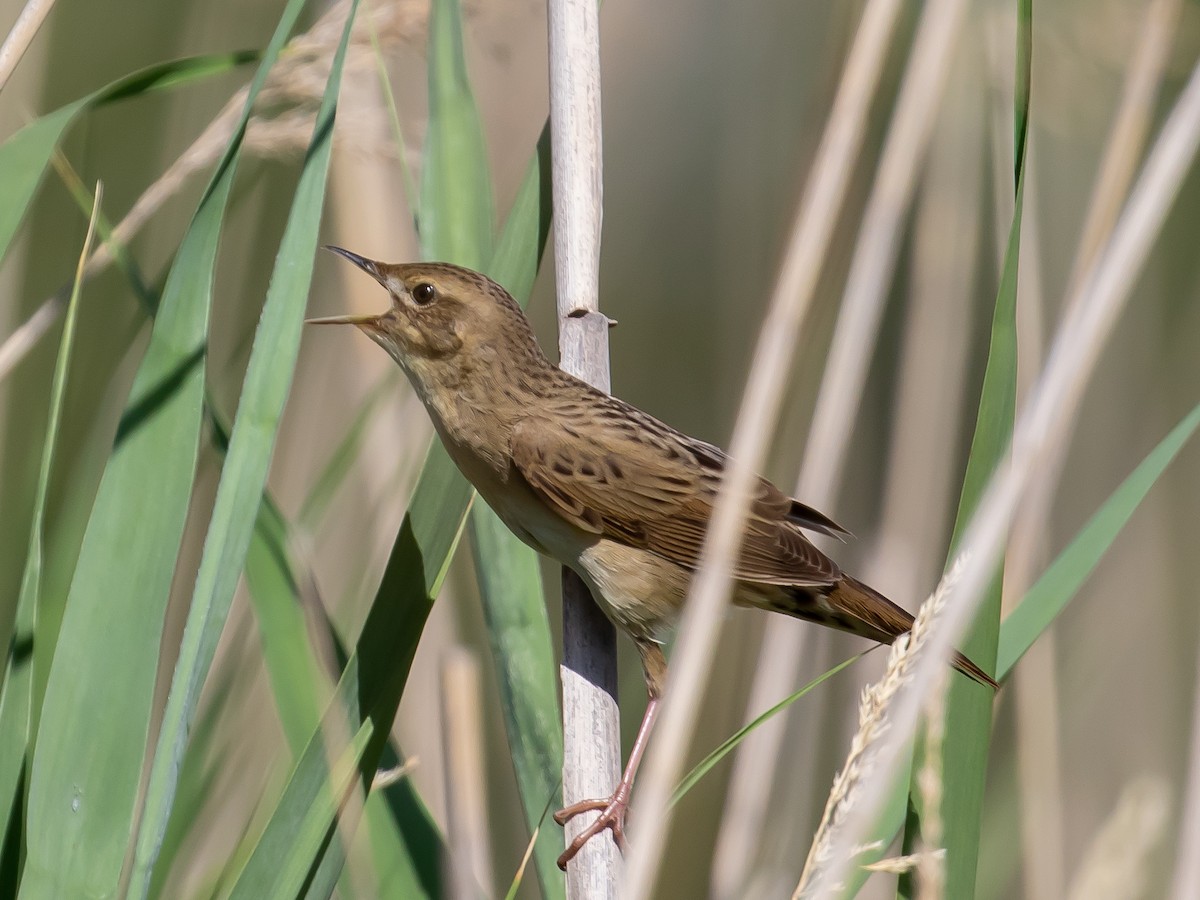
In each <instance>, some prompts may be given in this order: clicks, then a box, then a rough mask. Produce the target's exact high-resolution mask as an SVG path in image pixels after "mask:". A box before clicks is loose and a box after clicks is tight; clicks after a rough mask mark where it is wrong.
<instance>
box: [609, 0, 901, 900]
mask: <svg viewBox="0 0 1200 900" xmlns="http://www.w3.org/2000/svg"><path fill="white" fill-rule="evenodd" d="M895 12H896V9H895V8H894V7H892V6H890V5H889V4H888V3H886V2H876V3H872V4H871V5H869V6H868V7H867V10H866V11H865V13H864V16H863V20H862V23H861V25H860V27H859V31H858V34H857V36H856V38H855V44H854V47H853V48H852V50H851V53H850V59H849V63H848V66H847V70H846V72H845V74H844V76H843V81H842V85H841V87H840V88H839V91H838V95H837V98H836V99H835V101H834V108H833V112H832V114H831V116H830V122H829V125H828V127H827V129H826V132H825V135H824V137H823V138H822V142H821V146H820V148H819V149H818V152H817V160H816V163H815V165H814V168H813V175H812V178H811V180H810V182H809V187H808V190H807V193H806V195H805V197H804V200H803V201H802V203H801V207H800V211H799V214H798V216H797V219H796V222H795V224H794V226H793V231H792V234H791V237H790V239H789V241H788V249H787V252H786V255H785V258H784V262H783V265H782V268H781V270H780V275H779V279H778V281H777V284H776V288H775V291H774V293H773V296H772V298H771V304H770V307H769V309H768V312H767V317H766V320H765V321H764V323H763V328H762V331H761V332H760V337H759V342H758V346H757V349H756V352H755V356H754V360H755V362H754V366H753V368H752V369H751V372H750V377H749V379H748V381H747V386H746V390H745V394H744V398H743V402H742V405H741V408H740V411H739V414H738V421H737V424H736V426H735V428H734V435H733V440H732V442H731V448H730V458H731V464H730V468H729V470H728V472H727V473H726V477H725V480H724V482H723V483H722V487H721V494H720V496H719V497H718V500H717V503H716V506H715V509H714V511H713V519H712V522H711V524H710V527H709V530H708V534H707V537H706V540H705V545H704V551H703V554H702V556H701V563H700V566H699V568H698V571H697V574H696V578H695V580H694V581H693V584H692V588H691V590H690V592H689V597H688V603H687V606H686V610H685V613H684V616H683V621H682V624H681V627H680V636H679V642H678V648H677V650H676V653H675V659H674V661H673V665H674V672H673V675H672V676H671V679H670V681H669V682H668V687H667V695H666V698H665V702H664V705H663V712H662V721H661V722H660V724H659V737H658V742H657V743H656V744H654V745H652V746H651V748H650V757H649V759H648V761H647V763H646V769H647V770H646V775H645V776H644V780H643V784H642V792H641V794H640V795H639V804H638V805H639V809H640V810H641V817H642V818H641V822H642V824H641V833H640V836H639V841H638V844H637V845H635V846H634V848H633V851H632V853H631V854H630V859H629V868H628V872H627V879H626V890H627V892H628V896H630V897H634V898H643V897H648V896H650V892H651V890H652V888H653V881H654V876H655V873H656V871H657V868H658V862H659V859H660V857H661V853H662V847H663V843H664V841H665V832H666V824H667V823H666V820H667V815H668V812H667V806H666V804H667V801H668V799H669V797H670V790H671V787H672V785H673V784H674V782H675V779H676V778H677V777H678V773H679V770H680V767H681V763H682V757H683V752H684V749H685V747H686V744H687V740H688V738H689V736H690V734H691V730H692V726H693V724H694V722H695V717H696V713H697V710H698V706H699V702H700V695H701V690H702V687H703V684H704V682H705V680H706V678H707V674H708V669H709V667H710V665H711V656H712V651H713V648H714V646H715V641H716V632H717V626H718V623H719V619H720V617H721V615H722V614H723V607H724V604H725V601H726V600H727V598H728V593H729V571H730V568H731V566H732V563H733V560H734V559H735V558H736V555H737V553H738V551H739V549H740V547H741V530H742V525H743V523H744V521H745V515H746V504H747V491H748V488H749V485H750V482H751V479H752V478H753V477H754V472H755V471H756V470H757V469H758V468H759V466H760V465H761V463H762V460H763V456H764V454H765V451H766V446H767V442H768V440H769V438H770V435H771V433H772V428H771V424H772V423H773V422H774V420H775V418H776V415H777V412H778V409H779V404H780V401H781V399H782V394H783V383H784V374H785V373H786V371H787V369H788V367H789V366H790V363H791V359H792V353H793V350H794V346H795V339H796V335H797V331H798V329H799V326H800V324H801V322H802V321H803V319H804V317H805V315H806V313H807V311H808V309H809V307H810V305H811V301H812V298H813V291H814V288H815V285H816V280H817V274H818V272H819V271H820V266H821V262H822V260H823V257H824V255H825V251H826V248H827V247H828V242H829V238H830V235H831V233H832V229H833V225H834V221H835V220H836V218H837V211H838V209H840V207H841V203H842V199H843V197H844V192H845V188H846V185H847V183H848V179H849V174H850V168H851V165H852V163H853V160H854V159H855V158H856V157H857V148H858V146H859V143H860V140H861V134H862V128H863V126H864V123H865V117H866V111H867V107H868V105H869V102H870V98H871V95H872V93H873V89H874V84H875V82H876V79H877V77H878V71H879V69H878V67H879V66H880V65H881V64H882V60H883V56H884V53H885V48H886V46H887V42H888V35H889V34H890V31H891V22H892V17H893V16H894V15H895Z"/></svg>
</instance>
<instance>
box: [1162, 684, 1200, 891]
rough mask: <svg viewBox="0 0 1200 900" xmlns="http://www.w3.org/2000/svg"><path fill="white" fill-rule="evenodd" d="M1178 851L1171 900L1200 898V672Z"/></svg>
mask: <svg viewBox="0 0 1200 900" xmlns="http://www.w3.org/2000/svg"><path fill="white" fill-rule="evenodd" d="M1182 820H1183V821H1182V822H1180V824H1179V828H1178V832H1179V841H1178V844H1177V845H1176V847H1175V871H1174V873H1173V874H1172V876H1171V891H1170V893H1169V894H1168V896H1169V897H1171V898H1172V900H1192V898H1194V897H1200V669H1198V670H1197V671H1196V681H1195V684H1194V686H1193V688H1192V739H1191V746H1190V748H1189V756H1188V768H1187V788H1186V789H1185V791H1184V794H1183V815H1182Z"/></svg>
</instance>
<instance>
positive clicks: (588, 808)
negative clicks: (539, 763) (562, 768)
mask: <svg viewBox="0 0 1200 900" xmlns="http://www.w3.org/2000/svg"><path fill="white" fill-rule="evenodd" d="M624 787H625V786H624V785H622V786H621V787H619V788H618V789H617V791H616V792H615V793H614V794H613V795H612V796H611V797H610V798H608V799H607V800H582V801H580V802H579V803H573V804H571V805H570V806H568V807H566V808H565V809H560V810H559V811H558V812H556V813H555V814H554V821H555V822H557V823H558V824H559V825H566V824H567V822H569V821H570V820H571V819H573V818H575V817H576V816H578V815H580V814H581V813H585V812H594V811H596V810H600V815H599V816H597V817H596V821H594V822H592V824H590V825H589V826H588V827H587V828H585V829H583V831H581V832H579V834H577V835H575V839H574V840H573V841H571V843H570V844H569V845H568V846H567V849H566V850H564V851H563V854H562V856H560V857H559V858H558V867H559V868H560V869H562V870H563V871H564V872H565V871H566V870H567V863H569V862H570V861H571V860H572V859H574V858H575V854H577V853H578V852H579V851H580V850H582V849H583V845H584V844H586V843H587V842H588V841H590V840H591V839H592V838H594V837H595V836H596V835H598V834H599V833H600V832H601V831H604V830H605V829H606V828H607V829H608V830H609V831H611V832H612V833H613V840H614V841H616V844H617V848H618V849H619V850H620V851H621V852H622V853H624V852H625V812H626V810H627V809H628V808H629V792H628V790H624Z"/></svg>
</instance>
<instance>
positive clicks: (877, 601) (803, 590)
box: [773, 575, 1000, 690]
mask: <svg viewBox="0 0 1200 900" xmlns="http://www.w3.org/2000/svg"><path fill="white" fill-rule="evenodd" d="M787 597H788V599H789V600H790V601H791V603H789V604H786V605H775V604H773V607H774V608H775V609H778V610H779V611H780V612H785V613H787V614H788V615H792V616H795V617H796V618H799V619H807V620H809V621H812V622H819V623H820V624H822V625H828V626H830V627H832V628H837V629H838V630H840V631H848V632H850V633H851V634H856V635H859V636H860V637H865V638H870V639H871V640H874V641H879V642H880V643H883V644H890V643H892V641H894V640H895V639H896V638H898V637H899V636H900V635H902V634H904V633H906V632H907V631H909V630H910V629H911V628H912V625H913V617H912V615H911V614H909V613H908V611H907V610H904V609H901V608H900V607H899V606H897V605H896V604H895V603H893V602H892V601H891V600H889V599H888V598H887V597H885V596H883V594H881V593H879V592H878V591H877V590H875V589H874V588H872V587H869V586H868V585H865V584H863V583H862V582H861V581H858V580H857V579H855V578H851V577H850V576H849V575H843V576H842V578H841V579H840V580H839V581H838V582H836V583H835V584H833V585H831V586H829V587H825V588H821V587H796V588H791V589H789V590H788V591H787ZM951 665H953V666H954V668H956V669H958V671H960V672H962V673H963V674H964V675H966V676H968V677H969V678H971V679H973V680H975V681H977V682H979V683H980V684H985V685H987V686H988V687H990V688H992V689H993V690H998V689H999V687H1000V685H999V683H998V682H997V681H996V680H995V679H994V678H992V676H990V675H988V674H987V672H985V671H983V669H981V668H980V667H979V666H977V665H976V664H975V663H974V662H972V661H971V660H970V659H968V658H967V657H966V656H964V655H963V654H961V653H955V654H954V657H953V659H952V660H951Z"/></svg>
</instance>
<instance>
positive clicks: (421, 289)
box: [412, 281, 437, 306]
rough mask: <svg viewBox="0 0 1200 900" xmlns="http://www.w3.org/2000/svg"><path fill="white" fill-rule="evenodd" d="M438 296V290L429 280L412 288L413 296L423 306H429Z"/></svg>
mask: <svg viewBox="0 0 1200 900" xmlns="http://www.w3.org/2000/svg"><path fill="white" fill-rule="evenodd" d="M436 296H437V291H436V290H435V289H434V287H433V285H432V284H430V283H429V282H428V281H422V282H421V283H420V284H418V285H416V286H415V287H414V288H413V289H412V298H413V299H414V300H415V301H417V303H418V304H420V305H421V306H428V305H429V304H430V303H432V302H433V298H434V297H436Z"/></svg>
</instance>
